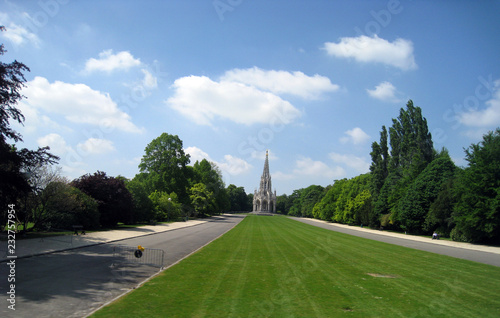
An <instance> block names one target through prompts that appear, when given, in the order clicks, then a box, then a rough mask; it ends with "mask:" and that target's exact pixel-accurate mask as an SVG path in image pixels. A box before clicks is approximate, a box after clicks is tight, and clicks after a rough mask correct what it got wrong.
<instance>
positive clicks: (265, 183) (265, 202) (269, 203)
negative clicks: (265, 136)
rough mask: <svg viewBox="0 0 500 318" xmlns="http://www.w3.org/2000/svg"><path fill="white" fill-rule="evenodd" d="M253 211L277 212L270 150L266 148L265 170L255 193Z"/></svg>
mask: <svg viewBox="0 0 500 318" xmlns="http://www.w3.org/2000/svg"><path fill="white" fill-rule="evenodd" d="M253 211H254V212H255V211H257V212H259V211H265V212H276V191H274V193H273V191H272V186H271V174H270V173H269V151H268V150H266V160H265V162H264V171H263V172H262V176H261V177H260V187H259V190H258V191H255V193H254V199H253Z"/></svg>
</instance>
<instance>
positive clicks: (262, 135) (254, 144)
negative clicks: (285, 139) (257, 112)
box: [238, 109, 289, 159]
mask: <svg viewBox="0 0 500 318" xmlns="http://www.w3.org/2000/svg"><path fill="white" fill-rule="evenodd" d="M288 122H289V120H288V118H287V117H286V115H285V114H284V113H283V112H282V111H280V110H276V109H275V110H274V111H273V115H272V117H271V120H270V121H269V126H266V127H263V128H261V129H260V130H259V132H258V133H257V134H255V135H250V136H248V138H247V139H246V140H245V141H242V142H241V143H240V144H239V145H238V153H239V154H240V155H242V156H245V155H246V156H248V157H247V159H253V155H254V154H255V153H256V152H260V151H264V150H265V149H266V148H268V147H267V146H268V145H269V144H271V142H272V141H273V140H274V138H275V134H276V133H279V132H282V131H283V130H284V129H285V125H286V124H287V123H288Z"/></svg>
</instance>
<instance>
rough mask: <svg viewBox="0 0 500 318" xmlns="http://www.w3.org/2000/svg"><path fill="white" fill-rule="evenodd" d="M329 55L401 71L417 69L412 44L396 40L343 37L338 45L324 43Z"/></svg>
mask: <svg viewBox="0 0 500 318" xmlns="http://www.w3.org/2000/svg"><path fill="white" fill-rule="evenodd" d="M323 48H324V49H325V50H326V52H327V53H328V54H329V55H333V56H335V57H340V58H354V59H355V60H356V61H358V62H363V63H369V62H375V63H383V64H386V65H391V66H394V67H397V68H400V69H402V70H405V71H406V70H413V69H416V68H417V64H416V63H415V57H414V55H413V43H412V42H411V41H409V40H405V39H401V38H398V39H396V40H395V41H394V42H392V43H391V42H389V41H387V40H384V39H381V38H379V37H378V36H377V35H374V36H373V37H368V36H366V35H361V36H359V37H356V38H351V37H344V38H341V39H340V42H339V43H333V42H326V43H325V44H324V46H323Z"/></svg>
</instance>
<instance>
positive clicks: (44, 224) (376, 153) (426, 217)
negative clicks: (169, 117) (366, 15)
mask: <svg viewBox="0 0 500 318" xmlns="http://www.w3.org/2000/svg"><path fill="white" fill-rule="evenodd" d="M3 29H4V28H3V27H2V30H3ZM4 53H5V49H4V46H3V45H1V46H0V55H3V54H4ZM28 71H29V68H28V67H27V66H26V65H24V64H22V63H20V62H18V61H14V62H11V63H8V64H6V63H0V203H1V204H2V206H4V207H6V206H7V205H8V204H16V207H17V208H16V211H17V214H16V217H17V220H16V221H17V224H18V229H19V230H22V231H30V230H47V229H50V228H55V229H69V228H70V227H71V226H72V225H75V224H78V225H82V226H83V227H84V228H85V229H99V228H101V227H104V228H109V227H114V226H116V225H117V224H118V223H124V224H135V223H151V222H163V221H171V220H178V219H184V218H186V217H205V216H210V215H215V214H220V213H223V212H227V211H251V209H252V199H253V195H252V194H248V195H247V194H246V192H245V190H244V188H242V187H237V186H235V185H232V184H231V185H229V186H228V187H227V188H226V186H225V184H224V182H223V180H222V173H221V171H220V169H219V168H218V167H217V165H216V164H214V163H212V162H209V161H207V160H205V159H204V160H202V161H200V162H198V161H197V162H195V163H194V165H193V166H190V165H189V164H190V156H189V155H188V154H186V153H185V152H184V149H183V144H182V140H181V139H180V138H179V137H178V136H177V135H170V134H168V133H163V134H161V135H160V136H159V137H157V138H155V139H154V140H152V141H151V142H150V143H149V144H148V145H147V146H146V148H145V154H144V156H143V157H142V160H141V163H140V164H139V174H137V175H136V176H135V177H134V178H133V179H131V180H129V179H127V178H124V177H122V176H116V177H113V176H108V175H107V174H106V173H105V172H103V171H97V172H95V173H93V174H86V175H83V176H81V177H79V178H77V179H75V180H73V181H69V180H67V179H65V178H63V177H61V176H60V174H59V171H58V170H57V169H56V168H54V164H56V163H57V162H58V160H59V158H58V157H57V156H55V155H53V154H51V153H50V152H49V150H50V149H49V148H48V147H45V148H38V149H37V150H28V149H25V148H23V149H18V147H17V146H16V145H15V143H20V142H22V136H21V135H20V134H19V133H18V132H16V131H15V130H13V129H12V127H11V125H10V121H13V122H17V123H19V124H23V122H24V116H23V114H22V113H21V111H20V110H19V109H18V108H17V107H16V104H17V103H18V102H19V101H20V100H21V99H22V98H23V96H22V95H21V90H22V88H23V87H24V83H25V82H26V79H25V78H24V75H23V74H24V73H25V72H28ZM11 143H12V144H11ZM370 155H371V159H372V163H371V166H370V172H369V173H367V174H363V175H359V176H356V177H354V178H352V179H342V180H335V181H334V183H333V184H332V185H329V186H327V187H322V186H317V185H311V186H309V187H307V188H304V189H298V190H295V191H294V192H293V193H292V194H291V195H281V196H279V197H278V198H277V203H276V207H277V212H278V213H281V214H287V215H294V216H303V217H313V218H317V219H321V220H325V221H332V222H339V223H344V224H351V225H366V226H370V227H373V228H381V227H382V228H384V229H391V230H397V231H404V232H407V233H411V234H426V235H429V234H431V233H432V232H434V231H438V232H439V233H440V234H441V235H444V236H450V237H451V238H452V239H453V240H457V241H466V242H481V243H490V244H500V128H497V129H496V130H495V131H493V132H490V133H488V134H487V135H485V136H484V137H483V140H482V141H481V142H479V143H477V144H473V145H471V146H470V147H469V148H467V149H466V150H465V159H466V160H467V162H468V166H467V167H465V168H460V167H457V166H455V164H454V163H453V161H452V160H451V158H450V156H449V154H448V152H447V150H446V149H444V148H443V149H441V150H439V151H438V150H436V149H434V147H433V141H432V136H431V134H430V132H429V129H428V126H427V120H426V118H425V117H423V115H422V110H421V108H420V107H417V106H414V105H413V101H411V100H409V101H408V103H407V105H406V108H401V109H400V113H399V116H398V117H397V118H393V119H392V125H391V127H389V129H387V128H386V127H385V126H382V130H381V132H380V140H379V142H373V144H372V151H371V153H370ZM6 221H7V214H6V209H2V214H1V222H2V224H6Z"/></svg>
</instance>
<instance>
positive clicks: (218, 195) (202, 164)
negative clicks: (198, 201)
mask: <svg viewBox="0 0 500 318" xmlns="http://www.w3.org/2000/svg"><path fill="white" fill-rule="evenodd" d="M193 170H194V174H195V176H194V178H195V180H196V182H195V183H203V184H205V186H206V187H207V189H208V190H209V191H210V192H212V193H213V195H214V199H215V206H214V211H213V212H214V213H219V212H225V211H228V210H229V209H230V205H231V203H230V200H229V196H228V193H227V191H226V188H225V185H224V181H223V179H222V172H221V171H220V169H219V167H218V166H217V165H216V164H215V163H213V162H209V161H208V160H206V159H203V160H202V161H196V162H195V164H194V165H193ZM193 185H194V184H193Z"/></svg>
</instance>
